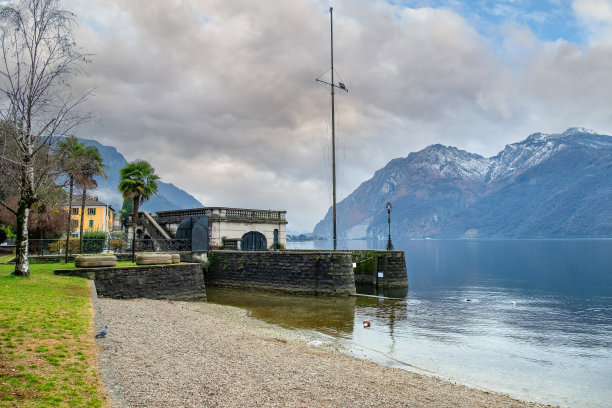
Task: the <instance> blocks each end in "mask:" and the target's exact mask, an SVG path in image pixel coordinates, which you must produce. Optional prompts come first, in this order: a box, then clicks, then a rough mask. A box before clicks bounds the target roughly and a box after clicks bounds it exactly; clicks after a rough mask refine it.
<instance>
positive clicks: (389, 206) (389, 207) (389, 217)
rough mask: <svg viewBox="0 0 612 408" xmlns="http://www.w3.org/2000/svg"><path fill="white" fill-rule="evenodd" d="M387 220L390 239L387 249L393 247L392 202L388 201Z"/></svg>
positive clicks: (389, 249)
mask: <svg viewBox="0 0 612 408" xmlns="http://www.w3.org/2000/svg"><path fill="white" fill-rule="evenodd" d="M387 221H388V222H389V240H388V241H387V251H391V250H392V249H393V243H391V202H387Z"/></svg>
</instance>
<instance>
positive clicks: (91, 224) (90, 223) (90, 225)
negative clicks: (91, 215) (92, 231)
mask: <svg viewBox="0 0 612 408" xmlns="http://www.w3.org/2000/svg"><path fill="white" fill-rule="evenodd" d="M89 228H93V220H89Z"/></svg>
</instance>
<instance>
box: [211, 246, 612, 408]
mask: <svg viewBox="0 0 612 408" xmlns="http://www.w3.org/2000/svg"><path fill="white" fill-rule="evenodd" d="M306 244H309V245H311V246H312V247H314V248H322V247H324V246H325V245H331V243H330V242H326V241H322V242H319V241H316V242H314V243H313V242H309V243H300V245H302V247H304V246H305V245H306ZM394 244H395V245H396V248H399V249H403V250H405V251H406V267H407V271H408V280H409V283H410V289H409V290H406V289H404V290H400V291H397V290H386V289H382V288H372V287H363V288H361V287H360V288H359V292H361V293H366V294H370V295H375V296H385V297H391V298H402V300H388V299H378V298H352V297H351V298H324V297H307V296H283V295H276V294H264V293H253V292H244V291H235V290H227V289H216V288H207V295H208V299H209V301H210V302H215V303H222V304H228V305H233V306H238V307H242V308H246V309H248V310H249V313H250V314H251V316H253V317H254V318H257V319H261V320H263V321H266V322H270V323H274V324H279V325H282V326H284V327H287V328H297V329H307V330H315V331H319V332H323V333H326V334H329V335H332V336H334V337H336V338H337V339H338V341H340V342H343V343H346V344H348V348H350V349H351V352H352V354H354V355H358V356H362V357H366V358H371V359H373V360H375V361H379V362H382V363H384V364H389V365H401V366H403V367H415V366H417V367H421V368H426V369H427V370H430V371H432V372H435V373H437V374H439V375H441V376H443V377H445V378H452V379H453V380H455V381H459V382H462V383H465V384H468V385H475V386H478V387H483V388H487V389H492V390H496V391H500V392H506V393H510V394H511V395H513V396H516V397H519V398H526V399H529V400H538V401H543V402H547V403H554V404H561V405H570V406H591V407H607V406H609V405H610V404H609V402H610V401H612V388H611V387H609V379H610V378H612V296H611V295H610V294H611V293H612V273H611V272H612V270H611V269H610V266H611V265H612V240H591V241H589V240H582V241H581V240H577V241H569V240H568V241H537V240H512V241H436V240H421V241H418V240H414V241H405V242H402V241H401V240H397V241H396V240H394ZM381 245H382V246H381ZM339 246H340V247H341V248H345V247H348V248H351V249H365V248H368V249H376V248H382V247H384V242H383V243H381V244H376V243H374V244H373V243H370V242H366V241H362V242H359V241H344V242H340V243H339ZM468 299H469V300H470V301H469V302H468V301H467V300H468ZM364 320H368V321H370V322H371V327H369V328H364V327H363V325H362V322H363V321H364Z"/></svg>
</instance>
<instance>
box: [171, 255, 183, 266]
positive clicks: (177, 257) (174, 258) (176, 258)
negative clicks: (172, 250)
mask: <svg viewBox="0 0 612 408" xmlns="http://www.w3.org/2000/svg"><path fill="white" fill-rule="evenodd" d="M171 256H172V263H173V264H177V263H180V262H181V256H180V255H179V254H171Z"/></svg>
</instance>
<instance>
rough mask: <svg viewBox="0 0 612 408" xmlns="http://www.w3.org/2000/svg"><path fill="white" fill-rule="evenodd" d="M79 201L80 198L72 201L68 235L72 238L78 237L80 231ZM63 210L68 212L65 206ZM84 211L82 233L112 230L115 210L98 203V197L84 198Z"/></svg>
mask: <svg viewBox="0 0 612 408" xmlns="http://www.w3.org/2000/svg"><path fill="white" fill-rule="evenodd" d="M81 201H82V200H81V197H80V196H78V197H74V198H73V199H72V210H71V212H70V235H71V236H73V237H78V236H79V234H80V231H81ZM65 208H66V210H68V206H67V205H66V206H65ZM84 211H85V212H84V216H83V232H88V231H102V232H111V231H112V230H113V222H114V220H115V210H113V208H112V207H111V206H110V205H108V204H105V203H102V202H100V201H98V197H93V196H88V197H86V199H85V209H84Z"/></svg>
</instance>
